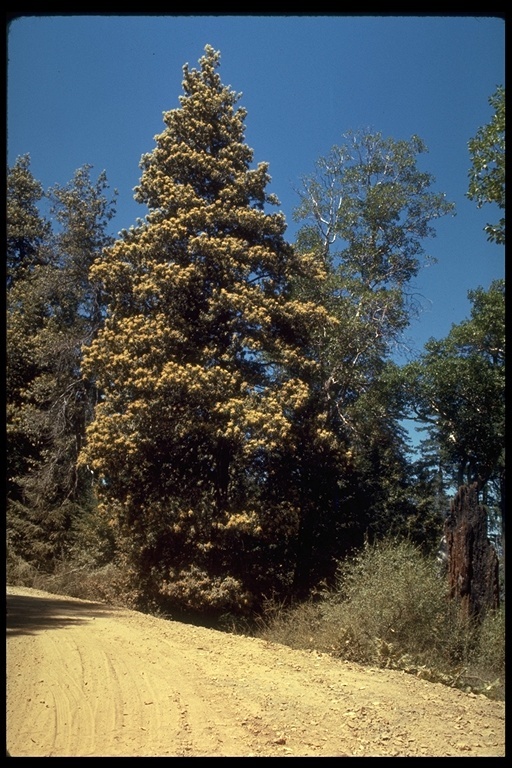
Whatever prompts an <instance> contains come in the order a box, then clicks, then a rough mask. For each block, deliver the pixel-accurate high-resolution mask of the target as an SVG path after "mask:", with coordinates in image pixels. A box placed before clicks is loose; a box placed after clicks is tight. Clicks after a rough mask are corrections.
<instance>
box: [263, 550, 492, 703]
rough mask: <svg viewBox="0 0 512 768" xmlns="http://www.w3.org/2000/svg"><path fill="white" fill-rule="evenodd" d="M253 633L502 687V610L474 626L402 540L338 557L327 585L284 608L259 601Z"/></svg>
mask: <svg viewBox="0 0 512 768" xmlns="http://www.w3.org/2000/svg"><path fill="white" fill-rule="evenodd" d="M257 634H258V635H259V636H261V637H264V638H265V639H267V640H270V641H273V642H280V643H284V644H286V645H289V646H291V647H293V648H304V649H315V650H317V651H321V652H325V653H329V654H331V655H334V656H336V657H339V658H343V659H347V660H351V661H355V662H358V663H361V664H369V665H372V666H381V667H388V668H392V669H402V670H404V671H406V672H408V673H410V674H415V675H417V676H418V677H422V678H424V679H428V680H431V681H434V682H442V683H444V684H447V685H452V686H456V687H459V688H463V689H465V690H475V691H479V692H482V693H485V694H486V695H487V696H490V697H492V698H499V697H502V696H503V694H504V673H505V669H504V648H505V636H504V622H503V613H499V614H496V615H489V617H486V619H485V620H484V623H483V625H482V626H478V625H477V624H476V623H474V622H471V621H470V620H467V619H466V618H464V617H463V616H462V614H461V613H460V612H459V610H458V607H457V604H456V603H455V602H451V601H449V600H448V597H447V584H446V582H445V581H444V579H442V578H441V577H440V574H439V571H438V566H437V564H436V562H435V560H434V559H433V558H431V557H425V556H424V555H422V554H421V552H420V551H419V549H418V548H417V547H415V546H413V545H412V544H411V543H410V542H408V541H405V540H394V539H384V540H382V541H380V542H378V543H376V544H374V545H367V546H365V547H364V548H363V549H362V550H360V551H359V552H357V553H356V554H355V555H354V556H353V557H352V558H349V559H347V560H345V561H344V562H343V563H342V564H341V565H340V568H339V571H338V583H337V585H336V587H335V589H334V590H325V591H324V592H323V593H319V594H318V595H317V599H316V600H310V601H307V602H303V603H299V604H297V605H295V606H292V607H291V608H287V607H285V606H283V605H279V604H276V603H274V602H272V601H270V602H269V604H268V605H266V606H264V612H263V614H262V616H261V617H260V619H259V622H258V629H257Z"/></svg>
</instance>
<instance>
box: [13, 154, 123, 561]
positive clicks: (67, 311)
mask: <svg viewBox="0 0 512 768" xmlns="http://www.w3.org/2000/svg"><path fill="white" fill-rule="evenodd" d="M89 171H90V169H89V167H87V166H86V167H84V168H83V169H80V170H79V171H77V173H76V174H75V177H74V179H73V181H72V182H71V183H70V184H69V185H67V186H66V187H64V188H59V187H55V188H54V189H53V190H50V191H49V192H48V193H47V195H46V196H47V197H48V198H49V199H50V201H51V212H52V214H53V215H54V217H55V221H56V222H57V225H58V227H59V228H58V230H57V231H55V232H52V231H51V230H50V227H49V225H47V224H45V223H44V222H43V221H42V220H41V219H39V218H38V214H36V203H37V202H38V200H40V198H41V196H42V192H41V189H40V185H39V184H38V183H36V182H35V181H34V180H33V179H32V177H31V175H30V170H29V158H28V156H26V157H24V158H21V159H18V161H17V163H16V165H15V166H14V167H13V169H10V170H9V174H8V178H9V184H8V198H9V199H8V211H7V212H8V220H7V232H8V240H9V248H10V254H11V258H10V263H11V264H12V265H14V266H15V269H14V266H13V269H12V270H11V272H12V274H11V279H10V280H8V293H7V359H8V365H7V440H8V457H9V458H8V465H7V483H8V497H9V512H8V534H9V542H10V546H11V547H13V548H14V551H15V552H16V553H18V554H19V555H22V556H23V557H24V558H25V559H26V560H27V561H28V562H31V563H34V564H35V565H37V566H38V567H41V568H43V569H44V570H48V569H51V568H52V567H53V565H54V564H55V562H56V560H58V559H59V558H61V557H62V556H63V555H64V552H65V549H66V546H67V545H68V544H69V536H70V530H71V528H72V525H73V521H74V519H75V518H76V516H79V515H80V514H81V513H82V510H83V509H85V508H86V507H87V506H88V504H89V494H90V489H91V475H90V472H88V471H87V470H86V469H85V468H80V469H78V468H77V456H78V452H79V449H80V445H81V441H82V440H83V437H84V433H85V425H86V423H87V421H88V420H89V419H90V417H91V413H92V409H93V406H94V401H95V399H96V396H97V393H96V388H95V385H94V382H93V381H92V380H87V379H85V378H84V377H83V376H82V371H81V346H82V344H84V343H86V342H87V341H89V340H90V338H91V337H92V336H93V335H94V333H95V331H96V329H97V327H98V324H99V322H100V319H101V304H100V297H99V296H98V293H97V292H96V291H95V290H94V288H93V286H92V285H91V284H90V282H89V280H88V269H89V266H90V263H91V262H92V260H93V259H94V258H95V257H96V256H97V255H98V253H99V252H100V251H101V249H102V247H103V246H104V245H105V244H106V243H107V242H108V237H107V236H106V234H105V228H106V225H107V223H108V221H109V219H110V218H111V216H112V212H113V211H112V203H111V202H110V203H109V202H108V201H107V200H106V198H105V197H104V195H103V192H104V190H105V188H106V179H105V176H104V174H101V175H100V177H99V179H98V181H97V183H96V184H93V183H92V182H91V181H90V178H89ZM29 193H31V194H32V198H30V201H29V199H28V198H29ZM20 201H21V202H20ZM20 211H21V213H20ZM21 227H26V236H23V232H21V230H20V228H21Z"/></svg>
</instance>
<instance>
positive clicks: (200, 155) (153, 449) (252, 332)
mask: <svg viewBox="0 0 512 768" xmlns="http://www.w3.org/2000/svg"><path fill="white" fill-rule="evenodd" d="M199 63H200V68H199V69H190V68H189V67H188V65H185V67H184V70H183V71H184V79H183V90H184V95H182V96H181V97H180V104H181V106H180V108H178V109H173V110H171V111H168V112H166V113H164V123H165V126H166V127H165V130H164V131H163V132H162V133H161V134H160V135H158V136H156V139H155V140H156V147H155V149H154V150H153V151H152V152H151V153H149V154H146V155H144V156H143V157H142V160H141V168H142V176H141V179H140V184H139V186H138V187H137V189H136V195H135V197H136V200H137V201H138V202H140V203H142V204H146V205H147V207H148V209H149V213H148V214H147V215H146V217H145V219H144V220H140V219H139V220H138V222H137V224H136V226H133V227H131V228H130V229H129V230H125V231H123V232H122V233H121V235H120V237H119V239H118V240H117V241H116V243H115V244H114V245H113V246H112V247H111V248H109V249H107V250H106V251H105V253H104V255H103V257H102V258H100V259H98V260H97V261H96V263H95V264H94V266H93V268H92V277H93V279H94V280H96V281H100V282H101V284H102V285H103V287H104V290H105V293H106V295H107V296H108V297H109V302H108V316H107V319H106V322H105V325H104V328H103V329H102V331H101V333H100V334H99V335H98V338H97V339H96V340H95V341H94V342H93V343H92V344H91V346H90V347H88V348H87V349H86V350H85V360H84V364H85V366H86V370H87V371H88V372H89V374H92V375H94V376H97V378H98V381H99V383H100V385H101V388H102V392H103V399H102V401H101V402H100V403H99V404H98V406H97V408H96V415H95V419H94V421H93V423H92V424H91V426H90V427H89V429H88V443H87V446H86V448H85V450H84V451H83V457H82V461H83V462H87V463H88V465H89V466H90V467H91V469H92V470H93V471H94V472H95V473H96V476H97V478H98V492H99V493H100V495H101V498H102V501H103V505H104V509H105V512H106V514H108V515H109V516H110V518H111V519H112V522H113V524H114V525H115V526H116V530H117V532H118V537H119V542H120V546H121V548H122V549H123V551H124V552H125V556H126V559H127V563H128V566H129V568H130V569H131V570H132V573H133V578H134V583H135V584H136V589H137V592H138V595H139V598H140V600H141V601H142V600H144V601H148V600H154V601H156V602H160V603H162V602H165V601H167V604H172V605H179V606H181V607H191V608H199V609H204V608H208V607H209V608H217V609H221V608H226V607H227V608H233V609H234V608H241V607H243V606H244V605H245V606H247V605H249V603H250V602H251V600H254V599H257V595H258V594H261V591H262V589H264V588H266V587H268V585H269V583H270V584H271V586H272V587H274V586H276V585H277V587H278V588H279V586H282V584H283V582H285V581H286V579H288V578H289V572H290V569H292V568H293V564H291V563H290V562H284V561H283V558H286V557H291V554H290V553H291V552H292V551H293V546H291V547H290V546H289V544H290V542H291V541H293V538H294V536H296V533H297V530H298V526H299V517H300V510H299V509H298V507H297V505H296V504H295V503H294V501H293V499H291V498H289V496H288V493H289V492H291V491H290V488H289V487H288V488H287V487H281V488H279V489H276V488H275V487H274V486H273V478H274V477H276V473H277V474H279V471H278V469H277V468H276V467H277V466H278V465H280V463H282V457H283V456H284V455H285V454H286V455H289V454H290V452H292V453H293V451H297V450H299V446H297V445H295V444H294V439H295V437H294V434H295V433H294V422H295V420H296V419H297V418H298V414H299V413H300V412H301V409H304V408H305V407H306V406H307V404H308V400H309V397H310V388H309V385H308V381H309V378H310V377H311V376H312V374H313V372H314V368H315V364H314V363H313V362H312V360H311V359H309V358H308V356H307V354H305V352H304V350H307V348H308V343H309V342H308V339H309V336H310V331H311V329H312V328H313V327H314V326H317V325H318V324H319V323H321V322H324V323H325V322H327V321H328V317H327V314H326V313H325V312H324V311H323V310H320V309H319V308H318V307H316V306H315V305H314V304H313V303H311V302H305V301H299V300H292V298H291V295H290V282H291V278H292V277H293V276H295V277H296V276H298V275H299V274H302V275H303V276H304V275H305V274H306V273H307V274H309V275H310V279H315V274H316V273H313V272H311V268H310V265H309V263H308V261H307V259H306V257H303V258H301V259H299V258H298V257H297V256H296V255H295V254H294V251H293V249H292V248H291V246H290V245H289V244H287V243H286V241H285V240H284V232H285V229H286V223H285V220H284V216H283V215H282V213H267V212H266V206H269V205H270V206H272V205H277V204H278V201H277V199H276V198H275V196H274V195H271V194H268V193H267V192H266V187H267V185H268V183H269V181H270V177H269V175H268V165H267V164H266V163H260V164H258V165H257V166H256V167H251V163H252V159H253V152H252V150H251V149H250V148H249V147H248V146H247V145H246V144H245V143H244V122H245V118H246V111H245V110H244V109H243V108H242V107H238V108H236V104H237V102H238V101H239V98H240V94H236V93H234V92H233V91H232V90H231V88H230V87H227V86H224V85H223V84H222V83H221V80H220V76H219V74H218V72H217V69H218V66H219V63H220V55H219V53H218V52H216V51H214V50H213V49H212V48H211V47H210V46H206V48H205V54H204V56H203V57H202V58H201V59H200V62H199ZM308 270H309V272H308ZM316 435H317V439H318V440H319V441H320V442H321V441H322V440H323V439H324V437H325V439H326V438H327V435H325V436H324V435H323V433H322V431H321V424H320V423H319V425H318V431H317V433H316ZM290 485H291V478H289V479H288V486H290Z"/></svg>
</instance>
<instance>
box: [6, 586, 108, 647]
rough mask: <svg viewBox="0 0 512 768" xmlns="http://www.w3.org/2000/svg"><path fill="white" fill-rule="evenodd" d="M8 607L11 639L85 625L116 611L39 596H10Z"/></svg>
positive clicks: (94, 605)
mask: <svg viewBox="0 0 512 768" xmlns="http://www.w3.org/2000/svg"><path fill="white" fill-rule="evenodd" d="M6 608H7V614H6V629H7V636H8V637H13V636H15V635H31V634H35V633H37V632H40V631H42V630H47V629H58V628H60V627H65V626H67V625H71V624H73V625H76V624H84V623H85V622H87V621H93V620H94V619H95V618H96V617H99V616H105V615H106V614H110V613H112V612H113V611H115V610H116V609H115V608H111V607H110V606H106V605H102V604H101V603H93V602H88V601H85V600H81V601H75V600H66V599H65V598H64V599H63V598H57V597H55V598H53V597H40V596H36V595H7V601H6Z"/></svg>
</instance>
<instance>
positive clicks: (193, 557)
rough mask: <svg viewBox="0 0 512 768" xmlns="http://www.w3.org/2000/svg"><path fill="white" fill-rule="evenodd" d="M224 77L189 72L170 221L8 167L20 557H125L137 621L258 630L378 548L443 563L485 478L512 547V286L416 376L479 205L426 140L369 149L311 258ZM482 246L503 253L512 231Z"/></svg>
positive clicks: (483, 166) (165, 197)
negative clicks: (441, 552)
mask: <svg viewBox="0 0 512 768" xmlns="http://www.w3.org/2000/svg"><path fill="white" fill-rule="evenodd" d="M219 64H220V54H219V53H218V52H217V51H215V50H213V49H212V48H211V47H210V46H207V47H206V49H205V53H204V55H203V57H202V58H201V59H200V61H199V68H197V69H191V68H189V66H188V65H185V66H184V68H183V95H182V96H180V107H179V108H178V109H174V110H171V111H168V112H165V113H164V125H165V127H164V129H163V131H162V133H160V135H158V136H157V137H156V138H155V143H156V145H155V147H154V149H153V150H152V151H151V152H149V153H148V154H146V155H144V156H143V157H142V159H141V162H140V167H141V176H140V182H139V185H138V187H137V188H136V192H135V199H136V200H137V201H138V202H139V203H140V204H141V205H142V206H145V209H147V213H146V214H145V215H144V217H143V218H141V219H138V220H137V221H136V223H135V224H134V225H133V226H132V227H130V229H128V230H123V231H122V232H121V233H120V234H119V236H118V237H117V238H114V237H112V236H111V235H109V234H108V233H109V225H110V222H111V220H112V219H113V217H114V215H115V202H116V201H115V194H114V193H113V192H111V191H110V189H109V186H108V181H107V176H106V174H105V173H101V174H100V175H99V176H98V178H97V179H95V178H94V176H93V174H92V168H91V167H90V166H84V167H83V168H80V169H78V170H77V171H76V173H75V176H74V178H73V179H72V180H71V181H70V182H69V183H68V184H67V185H65V186H59V185H55V186H54V187H52V188H50V189H47V190H45V189H43V188H42V186H41V184H40V183H39V182H38V181H37V179H35V178H34V177H33V175H32V173H31V170H30V156H29V155H25V156H22V157H19V158H18V159H17V160H16V162H15V163H14V165H13V166H12V167H10V168H8V169H7V269H6V273H7V274H6V279H7V294H6V295H7V300H6V305H7V308H6V325H7V363H6V374H7V375H6V391H7V483H6V484H7V497H8V502H7V553H8V559H9V558H10V559H18V560H22V561H23V562H26V563H28V564H29V565H32V566H34V567H36V568H37V569H39V570H40V571H42V572H45V573H52V572H53V571H54V570H55V569H56V568H57V567H59V565H60V564H62V563H63V562H66V563H71V564H76V566H77V567H78V566H82V567H87V568H90V569H98V568H101V567H104V566H105V565H107V564H109V563H113V564H115V565H116V567H117V568H118V572H119V573H120V574H122V578H121V579H120V582H119V589H122V590H123V591H124V592H125V594H126V595H130V596H131V598H130V599H131V600H132V603H133V605H135V606H137V607H143V608H147V607H148V606H151V607H153V608H159V609H161V610H172V609H173V608H179V609H183V610H185V609H186V610H189V609H190V610H195V611H200V612H212V613H215V612H224V611H231V612H233V613H241V614H248V613H251V612H254V611H257V610H258V608H259V607H260V606H261V604H262V601H263V600H264V599H266V598H268V596H270V595H273V596H276V597H277V598H279V599H283V600H290V599H292V598H294V599H301V598H304V597H307V596H308V595H309V594H311V591H312V590H313V589H315V588H316V587H318V585H319V584H323V583H327V584H328V583H329V582H330V580H332V579H333V577H334V574H335V572H336V569H337V567H338V565H339V563H340V562H341V561H343V559H344V558H345V557H346V556H347V555H348V554H349V553H351V552H353V551H354V550H358V549H359V548H360V547H361V546H362V545H363V543H364V542H365V541H378V540H379V539H381V538H383V537H385V536H388V535H390V534H391V535H394V536H397V537H403V538H404V539H407V540H410V541H411V542H413V543H414V544H415V545H417V546H419V547H421V548H422V550H424V551H425V552H435V551H436V549H437V547H438V545H439V540H440V537H441V535H442V532H443V523H444V518H445V515H446V513H447V511H448V509H449V504H450V498H451V497H452V496H453V493H454V490H456V489H457V488H458V487H459V486H460V485H462V484H472V483H477V485H478V493H479V498H480V500H481V503H482V504H483V505H485V508H486V510H487V513H488V520H489V537H490V538H492V539H493V541H494V542H495V544H496V547H497V550H498V552H499V554H500V556H502V555H503V556H504V505H505V458H504V445H505V435H504V433H505V413H504V411H505V373H504V371H505V282H504V280H496V281H494V282H493V283H492V285H491V286H490V287H489V288H487V289H484V288H482V287H479V286H475V287H474V289H473V290H471V291H470V293H469V299H470V302H471V314H470V317H468V318H467V319H466V320H464V321H463V322H461V323H460V324H457V325H455V324H454V325H453V326H452V329H451V331H450V333H449V334H448V336H447V337H446V338H444V339H431V340H430V341H429V342H428V343H427V344H426V345H425V348H424V350H423V351H422V352H421V353H420V354H418V355H416V357H414V359H411V361H410V362H408V363H406V364H403V365H400V364H398V363H397V362H396V360H397V355H396V352H397V350H398V349H400V344H401V343H402V340H403V334H404V331H406V329H407V328H408V326H409V325H410V324H411V323H412V322H413V321H414V318H415V317H416V315H417V312H418V307H417V306H416V305H415V303H414V299H413V292H412V291H411V290H410V286H411V283H412V281H413V280H414V278H415V277H416V276H417V275H418V272H419V270H420V269H421V268H422V267H423V266H424V264H425V263H426V262H427V261H428V259H429V255H428V251H427V250H426V249H427V244H428V241H429V239H430V238H432V237H434V236H435V222H436V220H437V219H439V218H440V217H443V216H447V215H451V214H452V213H453V212H454V206H453V205H452V204H451V203H450V202H449V201H447V200H446V197H445V195H444V194H443V193H442V192H440V191H435V179H434V178H433V177H432V176H431V175H430V174H428V173H426V172H424V171H421V170H420V169H419V167H418V157H419V156H420V155H421V154H423V153H424V152H426V149H427V148H426V146H425V145H424V142H423V141H422V139H421V138H419V137H418V136H412V137H411V138H409V139H407V140H404V139H393V138H386V137H384V136H383V135H381V134H380V133H378V132H354V133H350V132H349V133H347V134H346V135H345V136H344V137H343V140H344V143H343V144H342V145H340V146H336V147H333V148H332V150H331V151H330V153H329V154H328V155H327V156H326V157H322V158H320V159H319V160H318V162H317V164H316V166H315V168H314V170H313V172H312V173H311V174H310V175H309V176H305V177H304V179H303V183H302V187H301V190H300V198H299V204H298V207H297V209H296V210H295V212H294V214H293V215H294V218H295V220H296V221H297V222H299V225H300V226H299V230H298V235H297V238H296V242H294V243H290V242H288V241H287V239H286V229H287V226H286V221H285V218H284V216H283V214H282V213H276V212H275V208H276V207H277V206H278V204H279V203H278V200H277V199H276V198H275V196H274V195H272V194H269V193H268V192H267V191H266V190H267V187H268V184H269V181H270V177H269V173H268V166H267V164H266V163H264V162H260V163H257V164H255V163H254V162H253V151H252V150H251V149H250V148H249V147H248V146H247V145H246V143H245V141H244V122H245V118H246V111H245V110H244V108H243V107H241V106H239V105H238V101H239V96H238V95H237V94H236V93H235V92H233V91H232V90H231V88H230V87H227V86H225V85H223V84H222V82H221V79H220V75H219V72H218V69H219ZM489 104H490V106H491V107H492V117H491V118H490V121H489V123H488V125H485V126H482V127H480V128H479V127H478V126H475V137H474V139H472V140H471V141H470V142H469V145H468V188H467V190H465V194H467V196H468V198H469V199H471V200H473V201H474V202H475V205H476V206H478V207H481V206H483V205H485V204H492V205H493V206H497V207H498V208H499V209H501V210H503V213H504V208H505V192H504V188H505V138H504V132H505V89H504V88H503V87H499V88H498V89H497V90H496V92H495V94H493V95H492V96H491V97H490V98H489ZM43 211H45V212H46V213H43ZM482 237H483V238H485V237H487V238H488V239H489V240H491V241H493V242H496V243H497V244H503V243H504V242H505V225H504V218H502V219H500V221H498V222H497V223H490V224H488V225H487V226H486V227H485V231H484V232H483V233H482ZM406 419H413V420H415V421H416V423H417V424H418V425H420V426H421V427H422V429H423V431H424V432H423V433H424V435H425V437H424V439H423V440H422V441H421V442H420V444H419V446H412V445H411V443H410V439H409V436H408V433H407V431H406V429H405V427H404V422H405V420H406Z"/></svg>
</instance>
